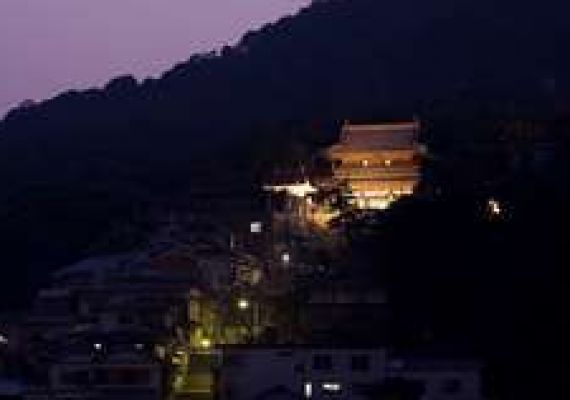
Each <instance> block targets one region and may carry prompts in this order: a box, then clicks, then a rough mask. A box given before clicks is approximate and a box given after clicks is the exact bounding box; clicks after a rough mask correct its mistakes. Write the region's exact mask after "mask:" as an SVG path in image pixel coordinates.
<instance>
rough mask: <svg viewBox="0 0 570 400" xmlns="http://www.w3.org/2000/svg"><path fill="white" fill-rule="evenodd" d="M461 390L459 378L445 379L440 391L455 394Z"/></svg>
mask: <svg viewBox="0 0 570 400" xmlns="http://www.w3.org/2000/svg"><path fill="white" fill-rule="evenodd" d="M460 390H461V381H460V380H459V379H446V380H445V381H443V383H442V385H441V391H442V392H443V393H446V394H457V393H459V391H460Z"/></svg>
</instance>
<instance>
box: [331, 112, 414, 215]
mask: <svg viewBox="0 0 570 400" xmlns="http://www.w3.org/2000/svg"><path fill="white" fill-rule="evenodd" d="M419 131H420V125H419V123H418V122H401V123H400V122H399V123H386V124H375V125H354V124H350V123H346V124H345V125H344V126H343V128H342V133H341V137H340V141H339V143H337V144H335V145H333V146H332V147H330V148H329V149H328V150H327V152H326V155H327V157H328V158H329V159H330V160H331V161H332V164H333V175H334V180H335V181H337V182H338V183H342V184H346V185H347V186H348V189H349V191H350V192H351V195H350V201H351V202H352V203H353V204H354V205H356V206H357V207H358V208H361V209H386V208H388V207H389V206H390V204H391V203H392V202H393V201H395V200H397V199H398V198H400V197H402V196H406V195H411V194H412V193H413V192H414V191H415V189H416V187H417V185H418V183H419V181H420V159H421V157H420V156H421V151H420V149H421V148H420V145H419V142H418V140H419Z"/></svg>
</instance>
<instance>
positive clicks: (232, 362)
mask: <svg viewBox="0 0 570 400" xmlns="http://www.w3.org/2000/svg"><path fill="white" fill-rule="evenodd" d="M222 354H223V363H222V366H221V369H220V372H219V385H218V388H219V398H220V399H221V400H225V399H228V400H229V399H234V400H241V399H244V400H245V399H260V400H261V399H303V398H304V399H330V398H334V399H351V400H359V399H362V400H365V399H383V398H387V399H400V398H402V399H403V398H405V399H411V400H414V399H415V400H479V399H481V398H482V395H481V382H480V375H481V366H480V365H479V364H478V363H475V362H471V361H463V360H449V359H447V360H438V359H433V358H430V359H425V358H423V359H422V358H412V357H398V356H394V355H392V354H390V353H389V352H388V351H386V350H385V349H383V348H342V349H341V348H323V347H306V346H297V347H295V346H293V347H273V348H262V347H257V348H255V347H249V348H244V347H234V348H225V349H223V350H222Z"/></svg>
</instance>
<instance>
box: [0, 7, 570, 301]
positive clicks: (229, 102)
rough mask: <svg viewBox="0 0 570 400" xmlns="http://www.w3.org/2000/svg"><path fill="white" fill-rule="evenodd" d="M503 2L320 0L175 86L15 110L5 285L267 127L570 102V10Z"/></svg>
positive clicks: (5, 160) (5, 146) (3, 233)
mask: <svg viewBox="0 0 570 400" xmlns="http://www.w3.org/2000/svg"><path fill="white" fill-rule="evenodd" d="M496 3H498V2H497V1H493V0H480V1H471V0H432V1H426V0H402V1H398V2H388V1H381V0H331V1H319V2H315V4H314V5H313V6H311V7H309V8H307V9H305V10H303V11H301V12H300V13H299V15H297V16H295V17H291V18H285V19H283V20H281V21H279V22H278V23H275V24H272V25H268V26H266V27H265V28H263V29H261V30H260V31H256V32H251V33H248V34H247V35H245V37H244V38H243V40H242V41H241V42H240V43H239V45H237V46H235V47H233V48H225V49H223V50H222V51H221V52H220V53H219V54H218V53H212V54H205V55H196V56H193V57H191V58H190V60H188V61H187V62H185V63H182V64H180V65H178V66H176V67H174V68H173V69H172V70H170V71H168V72H166V73H165V74H164V76H163V77H162V78H160V79H157V80H147V81H144V82H142V83H138V82H136V81H135V80H134V79H132V78H129V77H124V78H118V79H115V80H113V81H111V82H110V83H109V84H108V85H107V86H106V87H105V88H102V89H93V90H89V91H84V92H68V93H64V94H62V95H60V96H58V97H56V98H54V99H52V100H49V101H45V102H42V103H40V104H35V105H27V106H26V107H22V108H20V109H16V110H13V111H12V112H11V113H9V115H8V116H7V117H6V119H5V120H4V121H3V122H2V123H1V124H0V182H1V185H0V216H1V217H2V219H3V224H2V226H0V238H2V249H1V251H0V265H1V266H2V268H3V270H4V271H16V273H14V275H13V279H3V280H2V282H3V285H4V282H6V283H7V284H8V285H10V283H14V285H11V287H19V286H18V284H19V285H20V286H22V285H24V284H27V282H30V281H34V280H35V279H37V277H36V275H39V276H41V274H42V273H41V272H40V271H42V270H43V269H42V268H44V267H45V269H47V267H52V266H56V265H58V264H61V263H63V262H67V261H69V260H73V259H74V258H77V257H79V256H80V255H81V254H82V252H83V251H84V250H85V248H87V247H88V246H89V245H90V244H91V243H92V242H93V240H96V239H97V238H98V237H99V236H100V235H101V234H102V233H103V232H105V231H106V230H108V229H109V227H110V225H111V222H112V221H116V220H121V219H129V218H130V216H131V214H133V213H135V211H136V210H134V209H136V208H137V207H138V205H139V204H140V203H141V202H143V201H144V200H148V199H149V198H151V197H153V196H156V195H158V194H160V195H161V196H166V197H168V196H173V195H175V194H173V193H172V190H171V189H172V188H178V187H180V186H184V185H188V182H191V181H192V171H194V167H195V164H196V160H199V159H204V158H206V159H208V161H212V160H216V158H219V157H220V155H221V154H223V149H222V147H221V146H220V144H221V143H226V144H227V143H234V142H236V141H238V140H239V138H242V137H244V135H248V134H250V133H253V132H260V131H261V132H263V131H264V130H265V128H266V127H267V126H280V125H279V124H289V123H291V121H294V124H300V125H303V124H313V123H317V122H321V121H330V120H338V119H344V118H360V117H370V116H375V117H376V116H392V115H397V116H399V115H405V116H409V115H410V114H412V113H414V112H418V111H421V110H422V107H423V106H424V105H425V104H429V103H430V102H431V101H433V100H435V99H440V98H452V97H454V96H457V95H461V94H463V93H470V95H471V96H476V97H477V98H481V99H493V100H494V101H496V100H497V99H499V101H500V100H501V99H504V98H509V99H510V100H518V101H523V102H526V101H529V100H530V101H536V102H540V101H541V100H542V98H543V96H544V95H545V94H552V93H556V94H560V93H562V94H564V93H566V90H567V89H568V85H569V71H570V68H569V67H570V59H569V56H568V52H567V49H568V48H569V47H570V46H569V44H570V43H569V42H570V40H569V39H570V32H569V31H570V28H569V26H568V24H567V22H566V20H565V19H566V16H567V15H568V13H567V11H568V8H569V6H568V5H567V3H566V2H562V1H560V2H559V1H549V0H546V1H541V2H540V3H536V4H532V5H528V4H521V2H515V1H503V2H501V4H500V5H498V4H496ZM38 62H41V60H38ZM3 79H9V77H3ZM271 131H272V132H273V134H275V135H278V134H279V129H272V130H271ZM214 146H217V147H215V148H216V151H215V152H208V151H204V150H207V149H212V148H214ZM32 272H33V274H32ZM5 276H7V275H5ZM16 294H18V295H19V294H20V292H19V291H18V290H16Z"/></svg>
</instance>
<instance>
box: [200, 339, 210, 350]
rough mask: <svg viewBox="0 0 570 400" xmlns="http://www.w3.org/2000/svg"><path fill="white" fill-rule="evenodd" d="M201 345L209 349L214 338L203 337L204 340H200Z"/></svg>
mask: <svg viewBox="0 0 570 400" xmlns="http://www.w3.org/2000/svg"><path fill="white" fill-rule="evenodd" d="M200 346H201V347H202V348H203V349H209V348H211V347H212V340H211V339H208V338H202V340H200Z"/></svg>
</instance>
